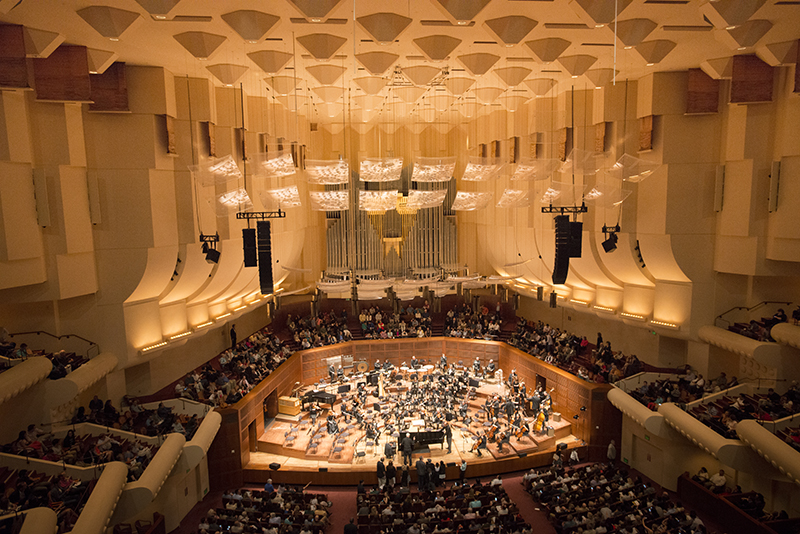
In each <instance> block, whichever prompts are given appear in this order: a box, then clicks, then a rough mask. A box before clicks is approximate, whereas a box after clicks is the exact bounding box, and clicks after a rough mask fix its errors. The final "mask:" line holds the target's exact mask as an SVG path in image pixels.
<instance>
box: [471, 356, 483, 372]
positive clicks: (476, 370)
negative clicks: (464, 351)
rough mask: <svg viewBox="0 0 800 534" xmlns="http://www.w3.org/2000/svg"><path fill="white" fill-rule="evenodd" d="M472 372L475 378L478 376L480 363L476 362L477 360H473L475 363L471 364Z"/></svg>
mask: <svg viewBox="0 0 800 534" xmlns="http://www.w3.org/2000/svg"><path fill="white" fill-rule="evenodd" d="M472 370H473V371H474V372H475V376H480V374H481V362H480V361H479V360H478V358H475V361H474V362H472Z"/></svg>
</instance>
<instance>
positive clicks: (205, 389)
mask: <svg viewBox="0 0 800 534" xmlns="http://www.w3.org/2000/svg"><path fill="white" fill-rule="evenodd" d="M291 355H292V351H291V350H290V349H289V347H288V346H287V345H286V344H285V343H284V342H282V341H280V340H279V339H278V337H277V336H274V335H272V334H271V333H270V331H269V328H263V329H261V330H259V331H258V332H256V333H254V334H253V335H251V336H249V337H248V338H247V339H245V340H244V341H241V342H240V343H238V344H237V345H236V347H234V348H231V349H228V350H226V351H224V352H223V353H222V354H220V355H219V356H217V357H215V358H213V359H211V360H210V361H209V362H208V363H206V364H204V365H203V366H202V367H200V368H198V369H195V370H194V371H192V372H191V373H189V374H187V375H186V376H185V377H184V378H183V379H181V380H179V381H178V382H177V384H176V385H175V396H176V397H185V398H188V399H193V400H195V401H198V402H202V403H206V404H210V405H212V406H221V407H225V406H227V405H229V404H234V403H236V402H237V401H239V399H241V398H242V397H243V396H245V395H246V394H247V393H248V392H249V391H250V390H251V389H253V388H254V387H255V386H256V385H257V384H258V383H259V382H261V381H262V380H264V379H265V378H266V377H267V376H269V375H270V373H272V371H274V370H275V369H277V368H278V366H279V365H280V364H281V363H283V362H284V361H285V360H286V359H287V358H288V357H289V356H291Z"/></svg>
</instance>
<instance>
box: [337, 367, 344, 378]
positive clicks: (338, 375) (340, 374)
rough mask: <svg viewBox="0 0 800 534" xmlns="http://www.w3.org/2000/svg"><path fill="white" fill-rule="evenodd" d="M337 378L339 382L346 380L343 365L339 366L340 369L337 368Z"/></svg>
mask: <svg viewBox="0 0 800 534" xmlns="http://www.w3.org/2000/svg"><path fill="white" fill-rule="evenodd" d="M336 378H337V379H338V380H344V369H342V364H339V367H337V368H336Z"/></svg>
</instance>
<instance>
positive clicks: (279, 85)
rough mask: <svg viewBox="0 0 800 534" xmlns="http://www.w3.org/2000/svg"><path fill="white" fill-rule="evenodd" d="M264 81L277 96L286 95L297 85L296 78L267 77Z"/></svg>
mask: <svg viewBox="0 0 800 534" xmlns="http://www.w3.org/2000/svg"><path fill="white" fill-rule="evenodd" d="M264 81H265V82H267V85H269V86H270V87H272V89H273V90H274V91H275V92H276V93H277V94H279V95H288V94H289V93H291V92H292V91H294V89H295V87H297V84H298V83H299V80H298V79H297V76H267V77H266V78H264Z"/></svg>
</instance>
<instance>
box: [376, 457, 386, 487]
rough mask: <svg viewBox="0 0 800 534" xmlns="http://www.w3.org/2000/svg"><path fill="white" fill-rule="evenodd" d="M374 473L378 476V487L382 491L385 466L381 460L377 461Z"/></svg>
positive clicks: (384, 483) (384, 481)
mask: <svg viewBox="0 0 800 534" xmlns="http://www.w3.org/2000/svg"><path fill="white" fill-rule="evenodd" d="M376 471H377V475H378V487H379V488H380V489H383V486H385V485H386V466H385V465H384V464H383V458H381V459H380V460H378V465H377V470H376Z"/></svg>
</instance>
